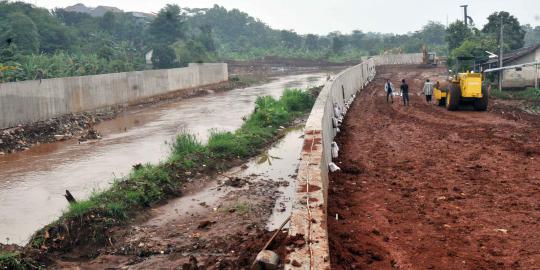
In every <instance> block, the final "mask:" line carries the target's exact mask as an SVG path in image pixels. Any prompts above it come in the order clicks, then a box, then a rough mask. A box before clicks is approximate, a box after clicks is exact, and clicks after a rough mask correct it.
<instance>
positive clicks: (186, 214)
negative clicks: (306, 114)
mask: <svg viewBox="0 0 540 270" xmlns="http://www.w3.org/2000/svg"><path fill="white" fill-rule="evenodd" d="M302 134H303V128H302V127H299V128H294V129H290V130H289V132H288V133H287V135H285V137H283V138H282V139H281V140H280V141H279V142H278V143H276V144H275V145H274V146H273V147H271V148H270V149H269V150H268V151H267V152H266V153H264V154H263V155H261V156H259V157H256V158H253V159H251V160H250V161H249V162H248V163H246V165H247V166H248V167H247V169H240V168H234V169H232V170H231V171H229V172H227V173H226V174H225V175H224V176H220V177H219V178H220V179H219V180H221V181H224V180H225V179H226V177H239V178H250V179H253V180H254V181H257V179H259V180H261V179H267V180H272V181H274V182H286V183H287V184H288V185H286V186H284V185H282V186H280V187H279V188H278V191H279V192H280V193H281V195H280V196H278V198H277V200H276V204H275V206H274V209H273V210H272V215H271V216H270V218H269V220H268V222H267V225H266V228H267V229H268V230H276V229H278V228H279V226H280V225H281V223H283V221H285V219H287V217H288V216H290V215H291V210H292V202H293V199H294V195H295V190H296V181H295V179H296V178H295V177H296V170H297V168H298V164H299V162H300V161H299V160H298V158H299V156H300V151H301V149H302V141H303V138H302V137H301V136H302ZM252 175H257V176H256V177H250V176H252ZM216 182H217V181H214V182H211V183H209V184H207V185H206V186H204V187H201V188H200V189H198V191H197V192H195V193H191V194H186V195H184V196H182V197H180V198H177V199H174V200H171V201H169V202H168V203H167V204H166V205H164V206H162V207H159V208H157V209H155V212H154V213H155V216H154V218H152V219H150V220H149V221H148V222H147V223H146V224H145V225H146V226H156V227H159V226H164V225H166V224H168V223H169V222H173V221H174V220H178V219H182V218H190V217H191V216H192V215H198V214H201V213H204V212H207V211H212V209H213V208H218V207H219V204H220V203H221V200H220V199H221V198H223V197H225V196H227V194H228V193H229V192H231V191H234V190H237V188H233V187H229V186H219V185H218V184H217V183H216Z"/></svg>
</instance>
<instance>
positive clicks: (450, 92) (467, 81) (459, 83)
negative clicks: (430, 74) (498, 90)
mask: <svg viewBox="0 0 540 270" xmlns="http://www.w3.org/2000/svg"><path fill="white" fill-rule="evenodd" d="M458 60H460V59H458ZM482 79H483V78H482V74H481V73H474V72H470V71H466V72H463V73H457V74H455V75H453V76H451V77H450V79H449V80H448V82H447V83H441V82H437V83H436V84H435V89H434V93H433V95H434V98H435V100H436V101H437V102H438V103H439V105H440V106H446V109H447V110H449V111H455V110H458V109H459V105H461V104H472V105H473V107H474V109H475V110H477V111H485V110H487V107H488V103H489V93H488V91H487V87H486V86H484V84H483V83H482Z"/></svg>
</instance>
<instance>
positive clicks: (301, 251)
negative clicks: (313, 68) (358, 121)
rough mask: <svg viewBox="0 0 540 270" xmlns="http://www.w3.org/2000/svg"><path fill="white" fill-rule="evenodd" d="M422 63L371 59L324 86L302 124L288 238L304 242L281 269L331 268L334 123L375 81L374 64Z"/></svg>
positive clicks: (406, 58) (407, 58)
mask: <svg viewBox="0 0 540 270" xmlns="http://www.w3.org/2000/svg"><path fill="white" fill-rule="evenodd" d="M421 61H422V55H421V54H400V55H383V56H377V57H373V58H370V59H368V60H366V61H364V62H362V63H361V64H359V65H357V66H354V67H351V68H349V69H347V70H345V71H343V72H341V73H339V74H338V75H337V76H336V77H335V78H334V79H332V80H331V81H328V82H327V83H326V85H325V86H324V88H323V90H322V91H321V93H320V95H319V97H318V98H317V101H316V103H315V105H314V107H313V109H312V111H311V114H310V116H309V118H308V120H307V122H306V127H305V131H304V142H303V148H302V152H301V161H300V166H299V170H298V177H297V181H298V185H297V186H298V189H297V193H296V198H295V201H294V204H293V211H292V216H291V226H290V230H289V234H290V235H291V236H297V235H302V236H303V237H304V240H305V241H304V242H305V244H304V245H302V246H297V247H296V248H295V249H294V250H293V251H291V253H290V254H289V255H288V257H287V259H286V265H285V269H330V255H329V245H328V231H327V220H326V216H327V213H326V210H327V196H328V188H329V187H328V170H329V164H330V163H331V162H332V151H331V150H332V142H333V140H334V137H335V136H336V134H337V132H338V130H339V127H338V126H339V121H340V119H341V118H342V117H343V115H344V114H345V113H346V107H347V106H348V104H350V103H351V102H352V101H353V100H354V98H355V97H356V92H357V91H360V90H361V89H363V88H364V86H366V85H367V84H368V83H369V82H370V81H371V80H372V79H373V78H374V77H375V73H376V66H378V65H397V64H419V63H420V62H421Z"/></svg>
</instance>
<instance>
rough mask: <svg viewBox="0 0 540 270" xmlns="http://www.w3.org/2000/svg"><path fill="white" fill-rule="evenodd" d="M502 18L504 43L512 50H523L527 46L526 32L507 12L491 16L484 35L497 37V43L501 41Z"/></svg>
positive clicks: (484, 29)
mask: <svg viewBox="0 0 540 270" xmlns="http://www.w3.org/2000/svg"><path fill="white" fill-rule="evenodd" d="M501 18H502V21H503V25H504V27H503V35H504V38H503V41H504V43H505V45H508V48H509V49H510V50H516V49H519V48H522V47H523V45H524V44H525V30H523V28H521V25H520V24H519V21H518V20H517V19H516V17H514V16H512V15H510V13H508V12H506V11H500V12H494V13H493V14H491V15H489V17H488V23H487V24H486V25H484V28H483V29H482V32H483V33H486V34H489V35H492V36H494V37H497V42H499V39H500V31H501Z"/></svg>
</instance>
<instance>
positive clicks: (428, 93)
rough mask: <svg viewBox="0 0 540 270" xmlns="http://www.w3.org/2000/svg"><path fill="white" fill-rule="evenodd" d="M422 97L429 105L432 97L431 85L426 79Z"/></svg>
mask: <svg viewBox="0 0 540 270" xmlns="http://www.w3.org/2000/svg"><path fill="white" fill-rule="evenodd" d="M424 95H425V96H426V102H427V103H431V97H432V96H433V83H432V82H430V81H429V79H426V82H425V83H424Z"/></svg>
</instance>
